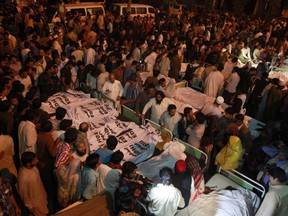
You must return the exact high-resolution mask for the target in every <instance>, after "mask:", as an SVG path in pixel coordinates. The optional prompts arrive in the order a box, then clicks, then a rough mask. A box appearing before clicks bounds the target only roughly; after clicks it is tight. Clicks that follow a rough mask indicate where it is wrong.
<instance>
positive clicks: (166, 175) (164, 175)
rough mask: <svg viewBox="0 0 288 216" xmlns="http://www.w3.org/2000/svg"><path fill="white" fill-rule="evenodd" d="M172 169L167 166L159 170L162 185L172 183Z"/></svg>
mask: <svg viewBox="0 0 288 216" xmlns="http://www.w3.org/2000/svg"><path fill="white" fill-rule="evenodd" d="M172 175H173V170H172V169H171V168H169V167H164V168H162V169H161V170H160V172H159V176H160V180H161V183H162V184H163V185H170V184H171V183H172Z"/></svg>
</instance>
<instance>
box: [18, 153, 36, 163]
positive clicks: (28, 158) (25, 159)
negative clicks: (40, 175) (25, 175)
mask: <svg viewBox="0 0 288 216" xmlns="http://www.w3.org/2000/svg"><path fill="white" fill-rule="evenodd" d="M35 157H36V154H35V153H34V152H24V153H23V154H22V156H21V163H22V165H23V166H24V167H25V166H27V164H28V163H31V162H32V161H33V160H34V158H35Z"/></svg>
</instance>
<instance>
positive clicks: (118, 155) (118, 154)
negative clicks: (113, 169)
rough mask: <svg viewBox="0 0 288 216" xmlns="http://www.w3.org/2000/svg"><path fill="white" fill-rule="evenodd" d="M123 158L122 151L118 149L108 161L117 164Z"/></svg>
mask: <svg viewBox="0 0 288 216" xmlns="http://www.w3.org/2000/svg"><path fill="white" fill-rule="evenodd" d="M123 158H124V154H123V152H121V151H120V150H118V151H116V152H114V153H113V154H112V155H111V158H110V162H111V163H113V164H118V163H120V162H121V161H122V160H123Z"/></svg>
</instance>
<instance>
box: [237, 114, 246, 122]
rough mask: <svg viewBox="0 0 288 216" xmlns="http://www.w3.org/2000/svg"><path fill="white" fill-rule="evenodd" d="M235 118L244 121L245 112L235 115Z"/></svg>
mask: <svg viewBox="0 0 288 216" xmlns="http://www.w3.org/2000/svg"><path fill="white" fill-rule="evenodd" d="M235 120H237V121H241V122H243V121H244V115H243V114H237V115H235Z"/></svg>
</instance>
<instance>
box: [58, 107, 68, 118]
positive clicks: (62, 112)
mask: <svg viewBox="0 0 288 216" xmlns="http://www.w3.org/2000/svg"><path fill="white" fill-rule="evenodd" d="M66 113H67V110H66V109H65V108H63V107H57V109H56V119H57V120H62V119H63V118H64V117H65V115H66Z"/></svg>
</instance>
